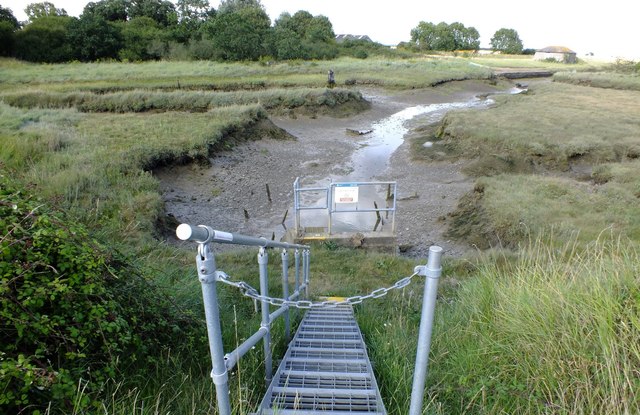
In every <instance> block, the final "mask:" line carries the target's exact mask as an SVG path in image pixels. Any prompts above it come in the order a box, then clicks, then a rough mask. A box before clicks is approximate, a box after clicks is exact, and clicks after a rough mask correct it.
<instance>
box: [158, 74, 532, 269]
mask: <svg viewBox="0 0 640 415" xmlns="http://www.w3.org/2000/svg"><path fill="white" fill-rule="evenodd" d="M520 91H521V90H520V89H518V88H515V87H513V86H511V85H510V84H499V85H498V86H492V85H489V84H487V83H484V82H480V81H463V82H455V83H451V84H447V85H446V86H444V87H438V88H431V89H427V90H412V91H402V92H391V93H390V92H387V91H381V90H365V91H363V94H364V96H365V97H366V99H367V100H368V101H370V102H371V109H370V110H367V111H365V112H363V113H361V114H358V115H356V116H353V117H349V118H330V117H318V118H309V117H297V118H285V117H272V119H271V120H272V121H273V123H274V124H276V125H277V126H278V127H280V128H283V129H285V130H286V131H287V132H288V133H290V134H291V135H292V136H294V137H295V138H296V140H273V139H268V138H266V139H262V140H259V141H252V142H246V143H241V144H239V145H237V146H235V147H234V148H233V149H232V150H229V151H223V152H219V153H217V154H215V155H214V156H212V157H211V158H210V165H209V166H202V165H198V164H195V163H194V164H190V165H183V166H170V167H166V168H162V169H159V170H157V171H156V172H155V175H156V177H157V178H158V179H159V181H160V188H161V192H162V196H163V200H164V203H165V209H166V214H167V215H168V216H169V217H173V218H175V219H176V220H177V221H178V222H185V223H190V224H205V225H209V226H211V227H213V228H214V229H218V230H221V231H226V232H236V233H242V234H245V235H250V236H258V237H265V238H268V239H271V238H275V239H277V240H279V239H280V238H281V237H282V236H283V235H284V233H285V232H286V228H291V227H293V226H294V212H293V193H294V192H293V183H294V181H295V179H296V178H297V177H299V178H300V183H301V186H302V187H327V186H329V183H331V182H370V181H395V182H397V195H396V196H397V198H398V201H397V212H396V218H395V227H396V232H397V235H398V242H399V244H400V251H401V252H402V253H403V254H404V255H407V256H415V257H418V256H424V255H425V254H426V253H427V250H428V248H429V246H431V245H432V244H438V245H440V246H442V247H443V248H444V249H445V252H446V253H447V254H448V255H454V256H459V255H462V254H463V253H464V252H466V251H467V250H469V249H471V247H468V246H465V245H463V244H460V243H456V242H454V241H450V240H448V239H446V238H445V237H444V236H443V234H444V231H445V230H446V221H445V220H444V218H445V217H446V215H447V213H449V212H452V211H453V210H454V209H455V207H456V205H457V202H458V200H459V198H460V197H461V196H462V195H463V194H464V193H466V192H468V191H469V190H470V189H471V187H472V185H473V181H472V179H470V178H468V177H466V176H465V175H464V174H463V173H462V172H461V167H462V164H461V162H456V163H450V162H432V163H424V162H414V161H412V160H411V155H410V149H409V143H408V142H407V141H408V140H406V139H407V138H408V137H409V136H410V135H411V134H412V129H413V128H414V127H416V126H422V125H427V124H431V123H435V122H438V121H440V120H441V119H442V117H443V116H444V115H445V114H446V113H447V112H448V111H450V110H454V109H464V108H486V107H488V106H490V105H491V104H492V102H493V101H492V100H491V98H490V96H491V94H501V93H518V92H520ZM487 96H488V98H487ZM479 97H483V98H479ZM349 130H351V132H350V131H349ZM354 130H355V131H360V132H367V133H366V134H362V135H359V134H354V133H353V131H354ZM434 151H437V149H436V148H434ZM267 188H268V192H267ZM360 189H361V190H360V192H359V198H358V203H357V204H346V206H347V208H358V209H372V208H373V207H374V205H373V203H374V202H376V204H377V205H378V206H379V207H385V206H386V199H387V192H388V188H387V186H367V187H360ZM302 196H303V198H302V205H303V206H313V205H322V204H324V203H325V201H324V196H323V195H321V194H318V193H314V192H309V193H303V194H302ZM383 215H384V213H383ZM285 217H286V218H285ZM283 220H284V222H283ZM326 220H327V219H326V211H320V210H307V211H303V212H302V214H301V225H302V226H306V227H310V226H322V225H325V226H326ZM376 220H377V218H376V215H375V213H373V212H371V213H359V214H352V213H341V214H339V215H334V228H333V229H334V230H335V231H338V232H340V231H370V230H372V229H373V227H374V226H375V223H376ZM390 225H391V221H390V219H387V220H386V221H385V223H384V225H383V226H386V227H387V228H386V230H389V229H390V228H389V227H390ZM378 229H380V227H378ZM169 239H170V241H171V242H175V238H171V237H170V238H169ZM215 249H216V250H222V249H225V247H224V246H216V247H215Z"/></svg>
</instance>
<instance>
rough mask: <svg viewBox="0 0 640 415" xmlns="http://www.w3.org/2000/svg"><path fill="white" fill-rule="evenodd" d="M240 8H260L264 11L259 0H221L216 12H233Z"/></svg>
mask: <svg viewBox="0 0 640 415" xmlns="http://www.w3.org/2000/svg"><path fill="white" fill-rule="evenodd" d="M242 9H260V10H262V11H265V10H264V6H263V5H262V3H260V0H222V1H221V2H220V7H218V14H226V13H235V12H238V11H240V10H242Z"/></svg>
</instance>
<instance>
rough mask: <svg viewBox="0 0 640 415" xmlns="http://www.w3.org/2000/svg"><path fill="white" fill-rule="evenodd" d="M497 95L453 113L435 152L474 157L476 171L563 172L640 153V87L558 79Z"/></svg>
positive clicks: (473, 171) (471, 170)
mask: <svg viewBox="0 0 640 415" xmlns="http://www.w3.org/2000/svg"><path fill="white" fill-rule="evenodd" d="M495 99H496V101H497V105H496V106H495V107H493V108H490V109H488V110H481V111H477V110H475V111H473V110H472V111H457V112H453V113H449V114H448V115H447V116H446V117H445V119H444V120H443V123H442V125H441V127H440V129H439V131H438V132H437V137H438V139H439V140H440V142H439V143H438V144H439V145H438V146H434V148H435V149H437V148H440V149H444V150H445V152H446V153H447V154H448V155H449V157H462V158H468V159H475V160H476V162H475V163H472V164H470V165H469V166H468V168H467V171H468V173H470V174H473V175H476V176H486V175H492V174H497V173H500V172H510V173H518V172H539V171H547V170H551V171H556V172H557V171H566V170H568V169H569V168H570V167H571V166H572V165H573V164H574V163H576V162H583V163H584V162H586V163H591V164H598V163H605V162H611V161H621V160H625V159H635V158H638V157H640V135H639V132H640V121H639V119H638V117H637V115H636V111H635V108H637V107H638V106H639V105H640V95H638V94H637V93H635V92H631V91H618V90H608V89H599V88H585V87H578V86H573V85H566V84H557V83H554V84H543V85H539V86H536V87H535V88H532V89H531V90H530V92H529V93H527V94H519V95H511V96H497V97H496V98H495Z"/></svg>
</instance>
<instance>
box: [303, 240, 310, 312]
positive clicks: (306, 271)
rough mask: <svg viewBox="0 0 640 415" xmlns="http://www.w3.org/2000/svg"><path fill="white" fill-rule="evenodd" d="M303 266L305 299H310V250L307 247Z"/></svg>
mask: <svg viewBox="0 0 640 415" xmlns="http://www.w3.org/2000/svg"><path fill="white" fill-rule="evenodd" d="M302 268H303V271H304V274H303V278H304V299H305V300H308V299H309V250H308V249H305V250H304V252H302Z"/></svg>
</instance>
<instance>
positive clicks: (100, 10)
mask: <svg viewBox="0 0 640 415" xmlns="http://www.w3.org/2000/svg"><path fill="white" fill-rule="evenodd" d="M129 4H130V2H129V1H128V0H101V1H98V2H91V3H88V4H87V5H86V6H85V7H84V10H83V11H82V15H81V16H80V17H83V16H85V15H92V16H95V17H99V18H102V19H103V20H106V21H108V22H126V21H127V20H128V19H129V14H128V11H127V8H128V6H129Z"/></svg>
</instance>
